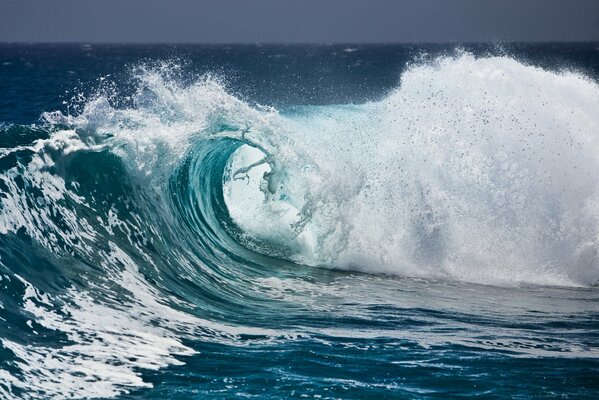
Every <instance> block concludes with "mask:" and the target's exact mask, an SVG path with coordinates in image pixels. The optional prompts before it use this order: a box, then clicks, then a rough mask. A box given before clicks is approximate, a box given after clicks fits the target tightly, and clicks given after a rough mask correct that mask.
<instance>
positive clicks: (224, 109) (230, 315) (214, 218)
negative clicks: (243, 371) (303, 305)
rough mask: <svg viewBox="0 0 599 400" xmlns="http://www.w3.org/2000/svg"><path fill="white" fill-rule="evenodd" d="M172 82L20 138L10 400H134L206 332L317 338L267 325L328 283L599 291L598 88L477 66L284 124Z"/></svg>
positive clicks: (9, 258) (8, 230)
mask: <svg viewBox="0 0 599 400" xmlns="http://www.w3.org/2000/svg"><path fill="white" fill-rule="evenodd" d="M172 68H173V66H172V65H164V66H158V67H156V66H154V67H147V66H146V67H144V66H142V67H139V68H137V69H136V70H135V71H136V72H135V75H134V81H135V85H136V86H135V87H136V90H135V91H134V93H133V94H132V95H127V96H125V95H123V94H120V93H119V91H118V89H117V87H118V85H116V84H114V85H112V84H111V85H106V86H103V87H102V88H100V89H99V90H98V92H97V93H96V94H95V95H93V96H90V97H89V98H86V99H84V100H83V101H82V104H81V107H80V110H81V111H80V112H78V113H76V114H73V115H69V114H63V113H60V112H48V113H44V114H43V116H42V119H43V123H40V124H39V125H37V126H29V127H27V126H16V125H3V126H1V127H0V129H1V131H2V132H1V134H0V137H1V139H2V142H1V143H0V148H1V149H0V170H1V174H0V233H1V234H2V235H0V249H1V252H2V253H1V254H0V256H1V258H0V278H1V279H0V287H2V288H3V293H5V294H6V295H5V294H2V297H0V319H2V320H3V321H6V322H7V324H6V326H5V327H3V328H0V338H1V339H0V340H1V342H2V348H0V352H2V353H4V356H3V358H4V359H5V360H7V363H8V364H6V365H10V367H8V366H5V365H3V366H2V369H0V377H2V380H1V381H0V397H3V398H10V397H11V396H15V395H19V396H23V397H27V396H30V397H36V396H42V397H43V396H50V397H53V398H70V397H77V396H80V395H81V393H85V397H106V396H113V395H116V394H118V393H122V392H126V391H128V390H130V389H131V388H134V387H139V386H143V385H148V383H145V382H143V381H142V380H141V378H140V372H139V368H146V369H156V368H161V367H164V366H167V365H173V364H177V363H179V361H178V360H177V358H176V357H175V356H178V355H189V354H192V353H193V350H192V349H191V348H189V347H188V346H187V345H185V343H184V338H185V337H187V336H189V337H196V338H197V337H202V338H204V339H205V340H208V341H210V340H212V341H219V342H221V341H222V342H227V343H231V344H235V339H236V338H239V337H242V336H244V335H246V336H248V335H249V336H252V337H258V338H264V340H271V339H272V338H276V337H279V336H284V335H289V334H297V335H299V334H301V332H298V331H294V330H293V329H290V330H285V329H281V330H272V329H259V328H256V327H252V326H251V324H247V317H248V315H252V316H254V317H255V318H260V315H265V314H268V310H269V309H272V310H278V311H280V310H281V309H285V307H290V306H289V305H288V304H287V303H284V304H281V303H278V302H276V301H274V302H273V301H265V299H264V298H265V296H267V294H268V293H271V294H272V288H269V287H263V285H266V286H268V285H270V284H271V283H272V282H273V280H274V281H276V280H278V279H281V278H285V277H296V276H301V275H302V274H303V273H305V270H306V268H309V267H323V268H328V269H348V270H357V271H361V272H367V273H384V274H393V275H399V276H410V277H421V278H427V279H444V280H453V281H466V282H475V283H482V284H488V285H508V286H509V285H520V284H539V285H560V286H569V285H574V286H586V285H590V284H592V283H593V282H595V281H597V279H599V255H598V250H599V202H598V200H599V192H598V190H599V182H598V181H597V173H598V172H599V143H598V137H597V132H599V116H598V115H597V110H598V109H599V86H598V85H597V84H596V83H595V82H592V81H591V80H589V79H587V78H585V77H584V76H582V75H581V74H578V73H574V72H561V73H556V72H549V71H545V70H543V69H540V68H536V67H533V66H528V65H525V64H522V63H520V62H518V61H516V60H514V59H512V58H509V57H475V56H473V55H471V54H467V53H463V54H459V55H457V56H453V57H443V58H438V59H436V60H434V61H432V62H428V63H420V64H414V65H412V66H411V67H409V68H408V69H407V70H406V71H404V73H403V75H402V78H401V84H400V86H399V87H398V88H397V89H395V90H394V91H392V92H391V93H390V94H389V95H388V96H386V97H385V98H383V99H382V100H380V101H376V102H370V103H366V104H359V105H329V106H303V107H295V108H291V109H286V110H276V109H274V108H272V107H266V106H261V105H250V104H248V103H247V102H244V101H243V100H241V99H239V98H237V97H235V96H234V95H232V94H230V93H228V92H227V90H226V88H225V85H224V84H222V83H221V82H220V81H219V80H218V79H215V78H214V77H211V76H203V77H201V78H198V79H196V80H194V81H193V82H191V83H189V82H187V83H183V81H182V80H180V79H177V78H176V74H174V73H173V71H172ZM125 97H126V98H125ZM15 265H19V268H18V269H17V268H15V267H14V266H15ZM40 266H43V267H44V268H40ZM267 297H268V296H267ZM271 297H272V296H271ZM240 309H242V310H245V311H246V314H247V315H244V316H240V315H239V312H238V310H240ZM258 310H259V312H258ZM273 312H274V311H273ZM199 315H203V316H204V317H202V318H200V317H199ZM10 326H14V327H20V328H19V329H20V331H19V332H17V331H15V330H10V329H9V328H7V327H10ZM123 331H127V332H128V334H127V336H126V338H125V339H123V337H122V332H123ZM186 335H187V336H186ZM24 337H26V338H27V340H24V339H23V338H24ZM150 349H151V351H150ZM65 382H68V385H66V384H65Z"/></svg>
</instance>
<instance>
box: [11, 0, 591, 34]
mask: <svg viewBox="0 0 599 400" xmlns="http://www.w3.org/2000/svg"><path fill="white" fill-rule="evenodd" d="M485 41H497V42H509V41H524V42H529V41H534V42H547V41H559V42H569V41H599V0H412V1H406V0H295V1H291V0H195V1H194V0H0V42H85V43H91V42H105V43H108V42H111V43H114V42H124V43H414V42H420V43H423V42H426V43H430V42H485Z"/></svg>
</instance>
